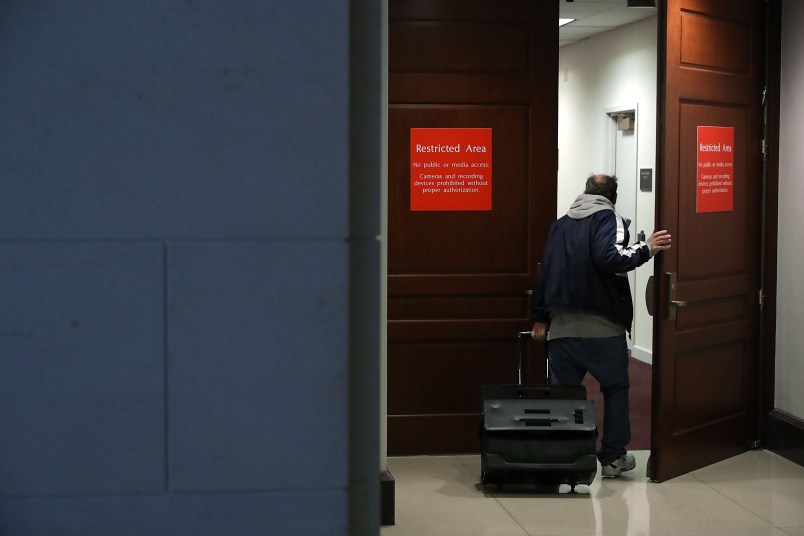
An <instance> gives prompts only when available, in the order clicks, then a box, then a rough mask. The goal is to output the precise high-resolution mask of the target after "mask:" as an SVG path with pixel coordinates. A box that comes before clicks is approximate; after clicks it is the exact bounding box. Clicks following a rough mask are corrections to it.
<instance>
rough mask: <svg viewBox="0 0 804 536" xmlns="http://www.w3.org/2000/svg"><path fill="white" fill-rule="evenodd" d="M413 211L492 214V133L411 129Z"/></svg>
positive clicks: (483, 129)
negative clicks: (463, 211) (480, 211)
mask: <svg viewBox="0 0 804 536" xmlns="http://www.w3.org/2000/svg"><path fill="white" fill-rule="evenodd" d="M410 210H414V211H420V210H491V129H490V128H412V129H410Z"/></svg>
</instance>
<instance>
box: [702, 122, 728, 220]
mask: <svg viewBox="0 0 804 536" xmlns="http://www.w3.org/2000/svg"><path fill="white" fill-rule="evenodd" d="M730 210H734V127H708V126H700V127H698V197H697V204H696V210H695V211H696V212H699V213H700V212H726V211H730Z"/></svg>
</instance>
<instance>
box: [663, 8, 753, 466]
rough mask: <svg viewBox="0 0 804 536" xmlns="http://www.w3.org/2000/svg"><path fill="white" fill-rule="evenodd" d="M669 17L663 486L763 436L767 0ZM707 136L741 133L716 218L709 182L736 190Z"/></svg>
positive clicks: (673, 11)
mask: <svg viewBox="0 0 804 536" xmlns="http://www.w3.org/2000/svg"><path fill="white" fill-rule="evenodd" d="M660 12H661V17H662V18H663V20H660V24H659V27H660V38H659V50H660V81H659V82H660V83H659V88H660V95H659V130H658V132H659V135H658V139H659V145H658V149H659V162H658V168H659V173H658V184H659V185H660V196H659V200H660V202H659V205H658V209H659V214H660V216H659V223H658V225H659V227H660V228H667V229H669V230H670V231H671V232H672V234H673V249H671V250H670V251H668V252H665V253H663V254H662V255H660V256H659V257H657V258H658V263H657V273H656V276H657V283H658V284H657V287H658V293H659V301H658V304H659V307H658V310H657V317H656V330H655V340H654V355H657V356H658V358H657V360H656V364H655V367H654V393H655V395H654V404H653V406H654V407H653V419H652V432H653V433H652V449H651V450H652V455H651V469H650V474H651V477H652V478H653V479H654V480H660V481H661V480H666V479H668V478H672V477H674V476H677V475H680V474H683V473H686V472H688V471H691V470H693V469H696V468H699V467H703V466H705V465H709V464H711V463H714V462H716V461H719V460H722V459H724V458H727V457H729V456H732V455H735V454H738V453H740V452H743V451H745V450H747V449H749V448H750V447H751V446H752V444H754V442H755V441H756V440H758V439H759V435H760V432H759V429H758V421H757V411H758V405H759V400H758V384H759V378H758V369H759V367H758V364H759V350H758V335H759V307H760V305H759V286H760V258H761V255H760V233H761V204H762V188H761V180H762V178H761V147H762V145H761V129H762V124H761V121H762V113H761V106H762V88H763V83H764V55H763V50H762V47H763V42H764V38H763V19H764V14H763V2H762V1H761V0H729V1H716V0H668V1H667V2H666V3H664V5H663V6H662V8H661V11H660ZM699 127H705V128H704V129H703V130H702V129H700V128H699ZM706 127H725V129H726V130H724V131H723V132H725V134H726V137H728V135H729V133H731V135H733V151H732V155H730V156H729V155H725V154H723V155H721V156H719V158H721V159H722V161H723V162H724V166H723V167H719V168H716V169H717V171H716V172H715V173H717V176H718V177H721V178H727V177H728V175H729V173H728V172H725V173H724V172H723V169H726V168H727V167H729V166H728V162H727V160H728V159H729V158H731V160H732V161H733V166H732V168H733V171H732V172H731V173H732V180H733V184H732V185H731V187H730V189H731V194H730V195H731V201H732V203H731V206H730V207H729V206H728V203H723V204H717V205H716V206H715V207H714V208H715V209H716V210H714V211H709V212H706V211H703V210H702V207H703V208H706V205H707V203H708V202H704V201H702V199H704V197H705V196H706V195H709V193H711V192H714V189H711V192H709V193H707V188H706V186H707V184H708V185H714V186H717V187H719V192H720V193H721V194H722V193H723V189H725V190H726V193H727V194H728V190H729V187H728V184H726V183H725V182H724V183H723V184H718V183H717V182H711V181H710V178H705V174H703V172H701V173H699V170H701V169H706V168H704V167H703V166H704V165H705V162H706V161H707V158H709V157H708V156H707V154H706V153H708V152H711V151H712V150H714V149H715V147H714V146H715V145H716V144H709V143H705V144H703V146H702V145H701V143H702V142H701V141H700V140H699V139H698V136H699V135H701V134H702V132H703V133H705V132H707V131H708V129H707V128H706ZM722 145H723V147H721V149H723V150H725V145H727V144H725V143H724V144H722ZM719 150H720V149H719ZM704 183H706V184H704ZM726 197H728V195H727V196H726ZM711 208H712V207H711V206H710V207H708V209H711ZM668 274H673V275H668ZM672 278H675V286H674V288H672V287H671V279H672ZM673 294H674V295H673ZM672 300H675V301H676V302H677V305H673V304H672V303H671V301H672Z"/></svg>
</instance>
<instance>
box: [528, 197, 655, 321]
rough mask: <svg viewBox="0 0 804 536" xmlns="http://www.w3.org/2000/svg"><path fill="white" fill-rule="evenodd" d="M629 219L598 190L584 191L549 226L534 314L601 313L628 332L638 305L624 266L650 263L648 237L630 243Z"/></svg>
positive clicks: (539, 316)
mask: <svg viewBox="0 0 804 536" xmlns="http://www.w3.org/2000/svg"><path fill="white" fill-rule="evenodd" d="M629 223H630V222H628V221H627V220H624V219H623V218H622V217H621V216H620V215H619V214H617V213H616V212H615V211H614V205H613V204H612V202H611V201H609V200H608V199H606V198H605V197H603V196H600V195H590V194H581V195H579V196H578V197H577V199H575V201H574V202H573V204H572V206H571V207H570V210H569V212H567V214H566V215H565V216H562V217H561V218H559V219H558V220H557V221H556V222H555V223H553V225H552V226H551V227H550V234H549V235H548V238H547V245H546V246H545V251H544V257H543V258H542V262H541V269H540V271H539V279H538V281H537V282H536V286H535V288H534V289H533V297H532V299H531V308H532V310H533V313H534V319H535V320H536V321H537V322H543V323H545V324H549V323H550V313H556V312H565V313H586V314H593V315H598V316H603V317H605V318H607V319H609V320H611V321H612V322H615V323H617V324H619V325H621V326H623V327H624V328H625V329H626V331H628V332H629V333H630V331H631V322H632V320H633V316H634V309H633V305H632V303H631V289H630V287H629V285H628V277H627V276H626V275H625V273H626V272H628V271H631V270H633V269H635V268H636V267H637V266H641V265H642V264H644V263H646V262H647V261H648V260H649V259H650V257H651V255H650V249H649V247H648V245H647V244H646V243H645V242H638V243H636V244H634V245H633V246H630V247H629V246H628V242H629V233H628V224H629Z"/></svg>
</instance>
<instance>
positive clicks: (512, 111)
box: [388, 0, 558, 455]
mask: <svg viewBox="0 0 804 536" xmlns="http://www.w3.org/2000/svg"><path fill="white" fill-rule="evenodd" d="M389 4H390V5H389V11H390V21H389V91H388V94H389V117H388V125H389V126H388V129H389V132H388V144H389V146H388V160H389V162H388V176H389V195H388V225H389V238H388V247H389V252H388V453H389V454H390V455H404V454H436V453H458V452H478V451H479V441H478V437H477V432H478V425H479V410H480V387H481V385H483V384H495V383H513V382H515V381H516V344H515V341H516V333H517V331H521V330H529V329H530V322H529V320H528V296H527V291H528V290H529V289H530V288H531V287H532V284H533V281H534V279H535V277H536V274H537V267H538V262H539V257H540V255H541V252H542V250H543V248H544V240H545V237H546V234H547V230H548V227H549V225H550V223H551V222H552V221H554V220H555V205H556V171H557V128H558V127H557V120H558V119H557V115H558V112H557V109H558V93H557V78H556V75H557V73H558V27H557V21H558V3H557V2H556V1H550V2H538V3H537V2H533V1H532V0H495V1H494V2H491V1H488V0H482V1H476V0H475V1H473V0H391V1H390V2H389ZM537 4H538V5H537ZM423 128H432V129H435V128H439V129H463V128H467V129H468V128H482V129H491V139H492V143H491V154H492V162H491V165H492V167H491V177H492V178H491V196H492V200H491V209H490V210H428V211H419V210H411V150H410V149H411V129H423ZM530 352H531V355H532V358H533V359H532V362H533V363H532V364H533V367H532V368H534V369H538V368H540V366H543V358H541V365H540V364H538V361H539V359H540V356H541V352H542V349H541V347H537V345H535V344H532V345H531V348H530Z"/></svg>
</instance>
